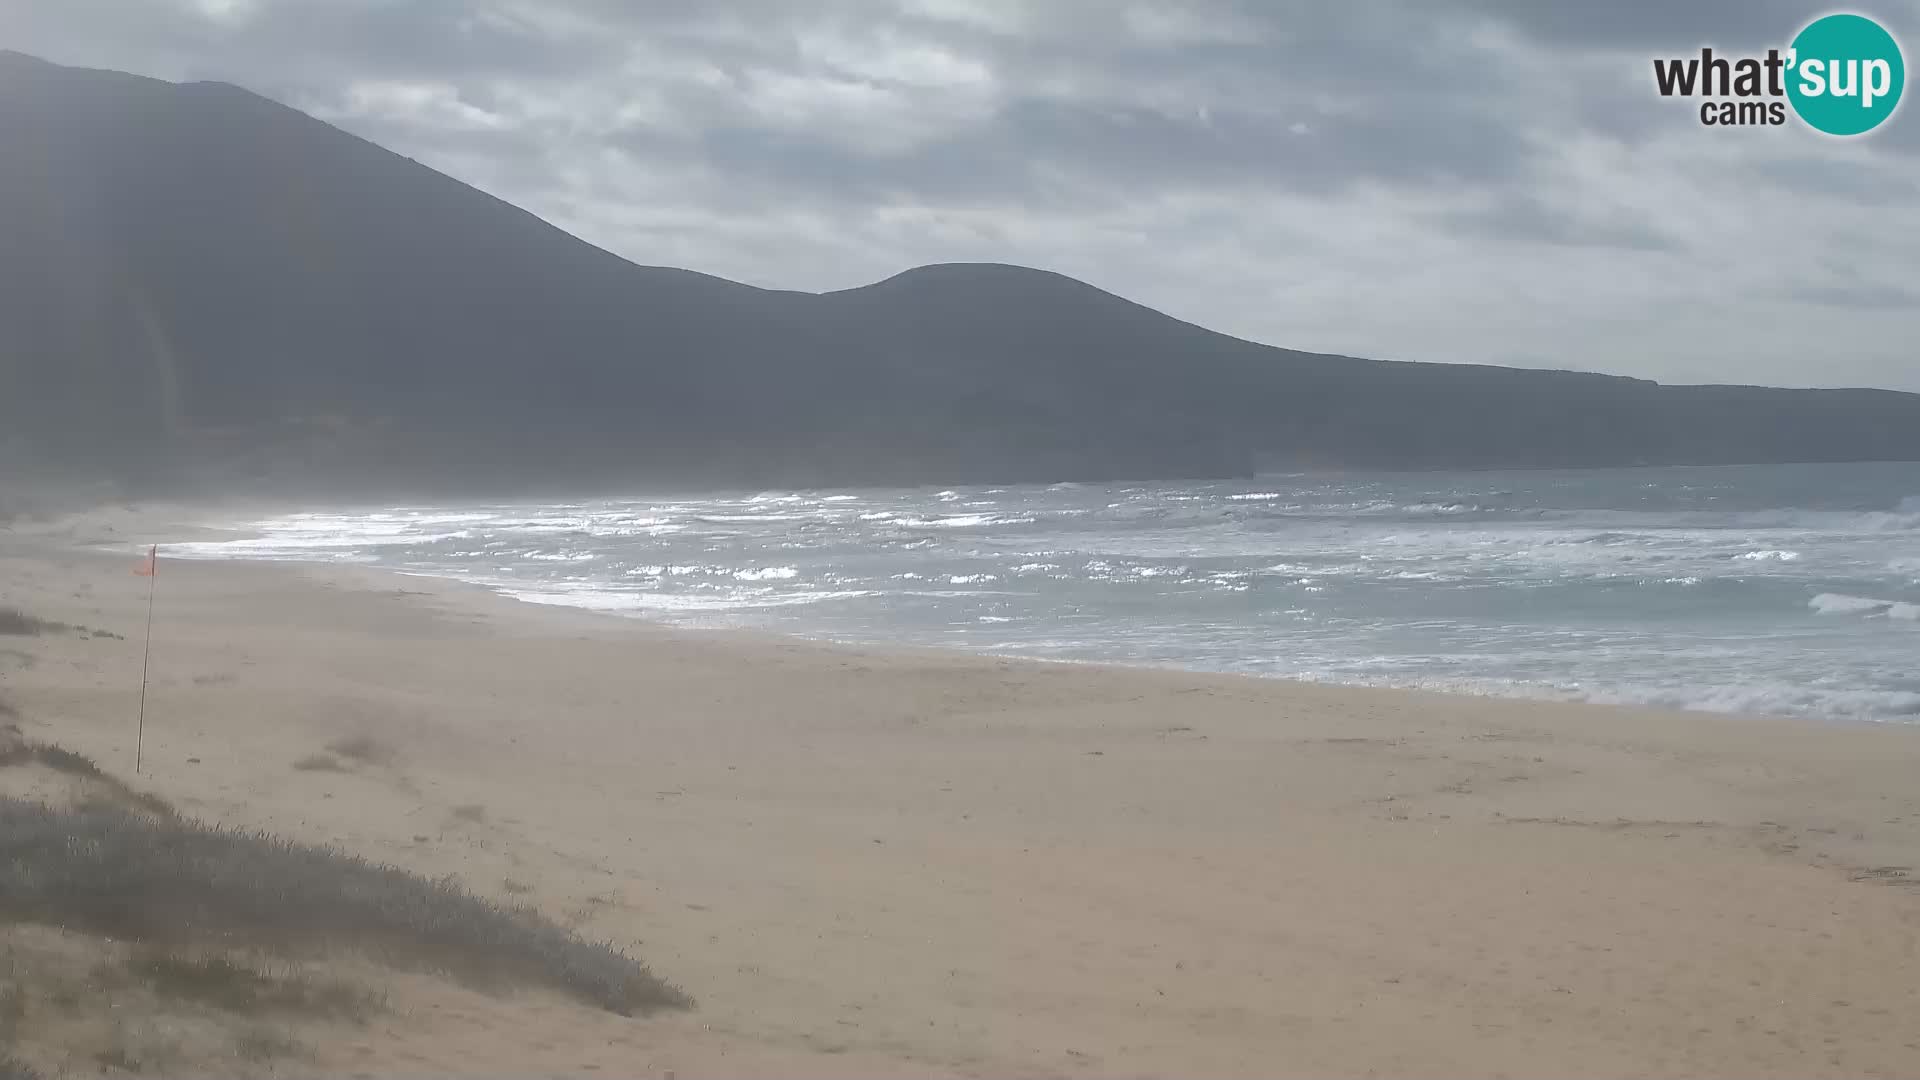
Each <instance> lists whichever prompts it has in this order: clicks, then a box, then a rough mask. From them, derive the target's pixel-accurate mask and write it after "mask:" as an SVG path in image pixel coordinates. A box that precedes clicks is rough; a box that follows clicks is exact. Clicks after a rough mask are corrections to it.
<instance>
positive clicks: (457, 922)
mask: <svg viewBox="0 0 1920 1080" xmlns="http://www.w3.org/2000/svg"><path fill="white" fill-rule="evenodd" d="M81 760H83V761H84V759H81ZM88 764H91V763H88ZM75 767H81V766H75ZM0 917H4V918H9V919H14V920H20V921H26V922H36V923H41V924H45V925H51V926H60V927H64V928H68V929H75V930H82V931H85V932H88V933H92V934H97V935H101V936H105V937H110V938H114V939H117V940H122V941H131V942H137V943H142V944H150V945H156V946H166V947H180V946H190V945H194V944H202V943H208V944H218V945H221V946H225V947H234V946H245V947H252V948H263V949H301V948H308V949H319V950H327V949H335V948H344V949H353V950H359V951H361V952H364V953H366V954H368V955H370V956H372V957H373V958H375V959H377V960H381V961H383V962H387V963H390V964H393V965H395V966H401V967H409V968H415V969H421V970H431V971H441V972H445V973H447V974H450V975H453V976H455V977H457V978H461V979H464V980H468V981H472V982H478V983H487V984H500V983H509V984H511V983H533V984H540V985H546V986H550V987H552V988H554V989H556V990H560V991H562V992H565V993H568V994H571V995H573V996H575V997H576V998H579V999H580V1000H583V1001H586V1002H589V1003H591V1004H594V1005H597V1006H599V1007H601V1008H604V1009H608V1010H611V1011H613V1012H616V1013H621V1014H625V1015H631V1014H635V1013H646V1012H651V1011H654V1010H659V1009H672V1008H684V1007H688V1006H690V1005H691V1001H690V1000H689V999H688V998H687V996H686V995H685V994H683V993H682V992H680V991H679V990H677V989H676V988H674V987H672V986H670V985H668V984H667V983H665V982H664V981H662V980H660V979H659V978H657V977H655V976H654V975H653V974H652V973H651V972H650V971H648V970H647V968H646V966H645V965H644V964H642V963H641V962H639V961H638V960H635V959H633V958H631V957H629V956H627V955H626V954H625V953H623V952H621V951H620V950H618V949H616V948H614V947H613V946H611V945H609V944H605V943H597V942H592V941H588V940H585V939H583V938H581V937H579V936H578V935H577V934H575V933H574V932H572V931H570V930H567V929H565V928H563V927H561V926H559V925H557V924H555V923H553V922H551V921H549V920H547V919H546V918H544V917H542V916H540V915H538V914H537V913H535V912H533V911H530V910H525V909H518V908H508V907H504V906H501V905H498V904H495V903H493V902H490V901H488V900H485V899H482V898H480V897H478V896H475V895H473V894H472V893H470V892H468V891H467V890H466V889H465V888H463V887H462V886H460V885H459V884H458V883H456V882H455V881H453V880H452V879H450V878H442V879H428V878H424V877H421V876H419V875H416V874H412V873H409V872H407V871H405V870H402V869H400V868H398V867H394V866H388V865H384V864H380V863H375V862H370V861H368V860H366V859H363V858H360V857H358V856H355V855H350V854H347V853H344V852H340V851H336V850H332V849H329V848H323V847H314V846H309V845H306V844H299V843H294V842H291V841H288V840H284V839H281V838H279V837H276V836H272V835H269V834H266V833H256V832H244V831H239V830H232V829H223V828H218V827H214V826H209V825H204V824H201V823H199V822H195V821H192V820H189V819H185V818H181V817H179V816H177V815H172V814H171V813H169V814H167V815H165V816H159V815H141V814H138V813H133V812H129V810H128V809H126V808H125V807H123V806H121V805H118V804H116V803H114V802H112V801H109V800H103V799H96V800H88V801H84V802H82V803H80V804H78V805H76V806H74V807H71V808H67V809H58V808H54V807H50V806H46V805H43V804H40V803H32V802H26V801H24V800H19V799H0ZM168 970H169V971H171V973H172V976H173V977H176V978H178V977H185V976H187V975H188V974H190V972H188V971H186V970H185V969H168ZM201 974H202V976H203V977H205V978H206V979H214V978H216V977H218V976H221V975H222V974H225V975H232V973H231V972H224V973H223V972H220V971H213V970H209V971H205V972H202V973H201ZM233 977H234V978H238V976H233Z"/></svg>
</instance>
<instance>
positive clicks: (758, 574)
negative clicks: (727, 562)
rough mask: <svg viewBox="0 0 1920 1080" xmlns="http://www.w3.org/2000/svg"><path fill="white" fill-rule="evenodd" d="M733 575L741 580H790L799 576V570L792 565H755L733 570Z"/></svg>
mask: <svg viewBox="0 0 1920 1080" xmlns="http://www.w3.org/2000/svg"><path fill="white" fill-rule="evenodd" d="M733 576H734V577H737V578H739V579H740V580H741V581H791V580H792V579H794V578H796V577H798V576H800V571H799V569H798V568H796V567H792V566H756V567H751V568H749V569H746V570H735V571H734V572H733Z"/></svg>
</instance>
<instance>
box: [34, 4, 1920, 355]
mask: <svg viewBox="0 0 1920 1080" xmlns="http://www.w3.org/2000/svg"><path fill="white" fill-rule="evenodd" d="M1825 10H1828V9H1826V8H1824V7H1821V6H1818V5H1816V4H1811V3H1804V2H1802V3H1790V2H1780V0H1614V2H1599V0H1569V2H1564V3H1554V2H1551V0H1377V2H1375V0H1359V2H1349V3H1341V4H1334V3H1322V2H1316V3H1284V2H1279V0H1272V2H1266V0H1215V2H1197V0H1187V2H1182V0H1152V2H1144V0H1143V2H1132V0H1030V2H1018V0H889V2H882V0H826V2H817V3H804V2H801V0H792V2H786V0H747V2H738V3H726V2H724V0H473V2H453V0H0V47H10V48H15V49H19V50H21V51H24V52H29V53H34V54H37V55H40V56H44V57H46V58H48V59H50V60H55V61H58V62H61V63H69V64H82V65H88V66H99V67H112V68H117V69H121V70H126V71H133V72H137V73H140V74H145V75H154V76H159V77H162V78H168V79H222V80H226V81H230V82H236V83H239V84H241V85H243V86H246V87H248V88H250V89H253V90H256V91H258V92H260V93H263V94H266V95H268V96H270V97H273V98H276V99H278V100H281V101H284V102H286V103H288V104H290V105H294V106H296V107H298V108H301V109H304V110H306V111H308V112H311V113H314V114H315V115H318V116H320V117H322V118H323V119H326V120H328V121H331V122H333V123H335V124H338V125H340V126H341V127H344V128H346V129H348V130H350V131H353V132H354V133H356V134H359V135H363V136H365V137H367V138H369V139H372V140H374V141H376V142H379V143H381V144H383V145H385V146H387V147H390V148H392V149H394V150H396V151H398V152H400V153H403V154H406V155H408V156H411V157H414V158H417V159H419V160H421V161H423V162H425V163H427V164H429V165H432V166H434V167H436V168H439V169H441V170H443V171H445V172H448V173H450V174H452V175H454V176H456V177H458V178H460V179H462V180H464V181H467V182H468V183H471V184H474V185H476V186H479V187H481V188H484V189H486V190H487V191H490V192H492V193H494V194H496V195H498V196H500V197H502V198H504V199H507V200H509V201H511V202H514V203H517V204H519V205H521V206H524V207H526V208H528V209H530V210H532V211H534V212H535V213H537V214H540V215H541V216H542V217H545V218H546V219H548V220H549V221H552V222H553V223H555V224H557V225H559V226H561V227H562V228H565V229H567V230H569V231H571V232H574V233H576V234H578V235H580V236H582V237H585V238H586V239H588V240H591V241H593V242H594V243H597V244H600V245H602V246H604V247H607V248H610V249H612V250H613V251H616V252H618V253H620V254H622V255H624V256H626V257H628V258H630V259H633V260H634V261H636V262H642V263H651V264H661V265H672V266H685V267H689V268H692V269H696V270H702V271H706V272H708V273H713V274H719V275H722V276H724V277H729V278H734V279H737V280H740V281H746V282H751V283H753V284H756V285H765V286H772V287H779V288H792V289H806V290H813V291H817V290H827V289H836V288H845V287H849V286H853V285H861V284H866V283H868V282H870V281H874V280H877V279H879V278H882V277H886V276H888V275H890V274H893V273H896V272H898V271H900V270H903V269H906V268H907V267H910V266H915V265H919V264H921V263H928V262H946V261H972V260H983V261H996V262H1013V263H1022V264H1026V265H1031V266H1039V267H1045V268H1047V269H1052V270H1059V271H1061V272H1063V273H1066V274H1070V275H1073V276H1075V277H1078V278H1082V279H1084V280H1087V281H1090V282H1092V283H1093V284H1095V285H1098V286H1100V287H1102V288H1105V289H1109V290H1112V291H1114V292H1117V293H1120V294H1122V295H1125V296H1127V297H1129V298H1131V299H1135V300H1138V301H1140V302H1142V303H1145V304H1148V305H1150V306H1153V307H1156V308H1159V309H1161V310H1163V311H1166V312H1168V313H1170V314H1173V315H1176V316H1178V317H1180V318H1183V319H1188V320H1191V321H1193V322H1198V323H1201V324H1203V325H1206V326H1210V327H1213V328H1215V329H1219V330H1224V331H1226V332H1229V333H1233V334H1237V335H1240V336H1243V337H1248V338H1252V339H1255V340H1258V341H1265V342H1270V343H1273V344H1277V345H1285V346H1289V347H1294V348H1303V349H1314V350H1322V351H1329V352H1345V353H1351V354H1355V355H1364V356H1377V357H1384V358H1392V359H1403V360H1438V361H1479V362H1490V363H1498V364H1511V365H1525V366H1537V367H1576V368H1587V369H1593V370H1600V371H1609V372H1618V373H1622V374H1630V375H1638V376H1643V377H1649V378H1656V379H1660V380H1661V381H1665V382H1676V381H1682V382H1684V381H1693V382H1698V381H1716V382H1759V383H1772V384H1779V385H1800V386H1805V385H1824V386H1833V385H1873V386H1888V387H1898V388H1902V389H1912V390H1920V106H1916V105H1914V104H1912V103H1907V104H1905V105H1904V106H1903V107H1902V109H1901V111H1900V113H1899V114H1897V115H1896V116H1895V117H1894V118H1893V119H1892V120H1891V121H1889V122H1888V123H1887V124H1886V125H1884V126H1883V127H1882V129H1881V130H1880V131H1878V132H1876V133H1874V134H1872V135H1870V136H1867V137H1865V138H1862V139H1854V140H1847V141H1843V140H1836V139H1829V138H1826V137H1822V136H1820V135H1817V134H1815V133H1813V132H1812V131H1810V130H1808V129H1806V128H1803V127H1800V126H1798V124H1797V123H1790V124H1789V125H1788V126H1786V127H1784V128H1735V129H1714V128H1705V127H1702V126H1701V125H1700V123H1699V120H1698V115H1697V111H1696V108H1695V106H1693V105H1689V104H1687V103H1685V102H1681V101H1670V100H1662V99H1660V98H1659V97H1658V96H1656V95H1655V93H1654V91H1653V88H1652V87H1653V83H1652V75H1651V59H1652V58H1653V57H1654V56H1655V55H1674V56H1677V55H1684V54H1685V53H1687V52H1688V51H1694V52H1696V53H1697V50H1698V49H1699V47H1700V46H1701V45H1704V44H1711V45H1714V46H1716V47H1717V48H1719V49H1721V50H1736V49H1745V50H1752V51H1756V52H1760V51H1764V50H1765V49H1766V48H1767V47H1768V46H1779V47H1783V48H1784V47H1785V45H1786V44H1787V42H1788V40H1789V39H1790V38H1791V37H1792V35H1793V33H1794V31H1796V30H1797V29H1798V28H1799V27H1800V26H1801V25H1803V24H1804V23H1805V22H1806V21H1807V20H1808V19H1809V18H1811V17H1812V16H1814V15H1816V14H1819V13H1822V12H1823V11H1825ZM1851 10H1858V11H1861V12H1862V13H1865V14H1870V15H1873V16H1875V17H1877V18H1879V19H1880V20H1881V21H1882V23H1883V24H1884V25H1886V26H1888V28H1889V29H1891V30H1892V31H1893V32H1894V34H1895V35H1896V36H1898V37H1900V38H1901V40H1902V42H1903V44H1904V45H1905V47H1906V51H1907V54H1908V57H1909V60H1910V61H1911V60H1913V59H1915V58H1916V54H1917V53H1920V46H1917V45H1916V43H1920V0H1874V2H1873V3H1872V4H1870V5H1868V6H1863V7H1857V8H1853V9H1851Z"/></svg>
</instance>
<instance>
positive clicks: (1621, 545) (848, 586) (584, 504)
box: [168, 463, 1920, 723]
mask: <svg viewBox="0 0 1920 1080" xmlns="http://www.w3.org/2000/svg"><path fill="white" fill-rule="evenodd" d="M239 524H240V525H241V526H242V527H243V528H244V529H245V530H246V531H247V532H248V533H249V534H250V535H247V536H246V538H244V539H234V540H228V541H224V542H210V543H196V544H183V545H178V546H176V547H174V548H172V549H169V552H168V553H169V554H172V555H176V556H189V557H198V558H239V559H290V560H314V561H326V562H351V563H361V564H366V565H370V566H378V567H385V568H389V569H392V570H395V571H400V572H404V573H408V574H421V575H430V576H434V577H443V578H451V579H456V580H460V581H466V582H472V583H476V584H479V585H483V586H485V587H487V588H490V589H493V590H496V591H498V592H500V593H503V594H505V595H507V596H511V597H516V598H518V599H520V600H525V601H529V602H532V603H540V604H559V605H565V606H569V607H577V608H585V609H589V610H594V611H602V612H610V613H614V614H617V615H624V616H631V617H634V618H640V619H648V620H654V621H657V622H661V623H667V624H672V625H676V626H682V627H689V628H711V629H722V628H740V627H747V628H753V629H757V630H764V631H776V632H781V633H787V634H794V635H800V636H803V637H808V638H816V639H823V640H829V641H841V642H858V643H877V644H905V645H915V646H941V647H947V648H956V649H965V650H970V651H974V652H979V653H989V654H995V655H1002V656H1012V657H1028V658H1035V659H1044V660H1055V661H1100V662H1109V663H1121V664H1137V665H1159V666H1169V667H1178V668H1188V669H1194V670H1201V671H1222V672H1243V673H1247V674H1252V675H1261V676H1273V677H1283V678H1290V679H1305V680H1311V681H1314V682H1324V683H1339V684H1351V685H1364V686H1396V687H1420V688H1427V689H1435V690H1445V691H1457V692H1466V693H1474V694H1490V695H1500V696H1514V697H1528V698H1545V699H1553V700H1565V701H1591V702H1608V703H1622V704H1633V705H1652V706H1664V707H1675V708H1683V709H1705V710H1714V711H1721V712H1732V713H1742V714H1778V715H1786V716H1797V717H1806V718H1809V719H1817V720H1827V721H1874V722H1892V723H1920V464H1914V463H1876V464H1843V465H1773V466H1734V467H1682V468H1632V469H1607V470H1582V471H1513V472H1417V473H1339V474H1322V473H1309V474H1286V475H1270V476H1261V477H1257V478H1255V479H1252V480H1219V481H1198V482H1196V481H1187V482H1141V483H1088V484H1073V483H1062V484H1024V485H1014V484H1008V485H997V486H973V487H951V488H938V487H927V488H890V489H865V488H848V489H844V490H817V491H758V492H751V491H749V492H708V493H687V492H652V493H647V492H637V493H634V494H631V495H625V496H619V497H606V498H593V499H582V500H569V501H540V500H534V499H527V500H513V501H500V502H437V503H430V504H419V505H404V506H360V507H351V508H333V509H328V510H324V511H313V512H306V513H295V514H287V515H284V516H279V517H273V518H269V519H266V520H258V521H247V522H242V523H239Z"/></svg>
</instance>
